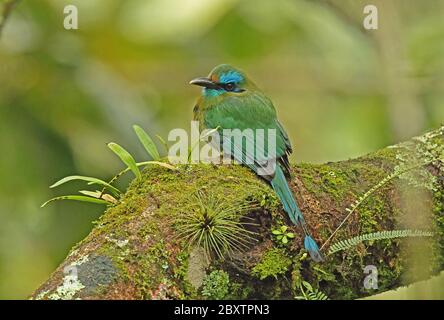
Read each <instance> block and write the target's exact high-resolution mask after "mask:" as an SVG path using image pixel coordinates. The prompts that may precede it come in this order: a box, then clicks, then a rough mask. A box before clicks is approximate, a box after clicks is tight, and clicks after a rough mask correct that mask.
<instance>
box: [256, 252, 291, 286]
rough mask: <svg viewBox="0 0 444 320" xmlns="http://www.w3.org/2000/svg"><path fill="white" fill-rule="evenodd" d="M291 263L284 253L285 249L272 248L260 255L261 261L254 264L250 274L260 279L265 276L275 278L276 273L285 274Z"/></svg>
mask: <svg viewBox="0 0 444 320" xmlns="http://www.w3.org/2000/svg"><path fill="white" fill-rule="evenodd" d="M290 265H291V259H290V258H289V257H288V256H287V255H286V254H285V251H284V250H282V249H278V248H273V249H271V250H269V251H267V252H265V254H264V255H263V256H262V259H261V261H260V262H259V263H258V264H257V265H255V266H254V267H253V269H252V271H251V274H252V275H253V276H255V277H257V278H259V279H260V280H263V279H265V278H267V277H274V278H277V276H278V275H282V274H285V273H286V272H287V271H288V267H289V266H290Z"/></svg>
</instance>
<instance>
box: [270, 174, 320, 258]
mask: <svg viewBox="0 0 444 320" xmlns="http://www.w3.org/2000/svg"><path fill="white" fill-rule="evenodd" d="M271 186H272V187H273V189H274V191H275V192H276V194H277V195H278V197H279V199H280V200H281V203H282V206H283V207H284V211H285V212H287V213H288V215H289V217H290V220H291V221H292V222H293V223H294V224H296V225H300V226H301V227H302V229H303V230H304V233H305V240H304V247H305V249H307V251H308V253H309V254H310V256H311V258H312V259H313V260H314V261H316V262H320V261H322V260H324V259H323V257H322V254H321V252H320V251H319V247H318V245H317V244H316V242H315V241H314V240H313V238H312V237H311V236H310V233H309V232H308V230H307V226H306V224H305V220H304V217H303V216H302V212H301V210H299V208H298V205H297V204H296V200H295V199H294V197H293V194H292V192H291V190H290V187H289V186H288V183H287V179H286V178H285V175H284V172H283V171H282V168H281V167H280V166H279V165H277V166H276V172H275V175H274V178H273V180H272V181H271Z"/></svg>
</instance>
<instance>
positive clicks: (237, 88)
mask: <svg viewBox="0 0 444 320" xmlns="http://www.w3.org/2000/svg"><path fill="white" fill-rule="evenodd" d="M190 84H194V85H197V86H201V87H203V90H202V96H203V97H204V98H210V97H229V96H237V95H239V96H242V95H245V94H248V93H249V92H250V91H253V90H255V89H257V88H256V86H255V85H254V83H253V82H251V81H250V80H249V79H248V77H247V75H246V74H245V73H244V72H242V71H241V70H239V69H236V68H234V67H232V66H230V65H227V64H221V65H219V66H217V67H216V68H214V69H213V70H212V71H211V72H210V74H209V75H208V77H203V78H197V79H194V80H191V81H190Z"/></svg>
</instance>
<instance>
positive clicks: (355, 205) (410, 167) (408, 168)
mask: <svg viewBox="0 0 444 320" xmlns="http://www.w3.org/2000/svg"><path fill="white" fill-rule="evenodd" d="M436 160H438V158H433V159H427V160H425V161H421V162H418V163H414V164H412V165H404V166H400V167H397V168H396V169H395V171H394V172H393V173H391V174H389V175H388V176H386V177H385V178H384V179H382V180H381V181H380V182H379V183H378V184H376V185H374V186H373V187H372V188H370V189H369V190H368V191H367V192H366V193H364V194H363V195H361V196H360V197H359V198H358V199H357V200H356V201H355V202H353V203H352V204H351V205H350V206H349V207H348V208H346V209H345V211H347V212H348V214H347V216H346V217H345V218H344V219H343V220H342V222H341V223H340V224H339V226H338V227H337V228H336V229H335V231H333V233H332V234H331V235H330V237H329V238H328V239H327V240H326V241H325V242H324V244H323V245H322V246H321V250H322V249H323V248H324V247H325V245H326V244H327V243H328V242H330V240H331V239H333V237H334V236H335V234H336V233H337V232H338V231H339V229H341V228H342V226H343V225H344V224H345V222H346V221H347V220H348V218H350V216H351V215H352V214H353V213H354V212H355V211H356V209H358V207H360V206H361V205H362V204H363V203H364V202H365V201H366V200H367V199H368V198H369V197H370V196H371V195H372V194H373V193H375V192H376V191H377V190H379V189H380V188H382V187H383V186H385V185H386V184H387V183H388V182H390V181H391V180H393V179H394V178H397V177H399V176H401V175H403V174H404V173H406V172H409V171H412V170H415V169H417V168H420V167H423V166H426V165H429V164H430V163H433V162H434V161H436Z"/></svg>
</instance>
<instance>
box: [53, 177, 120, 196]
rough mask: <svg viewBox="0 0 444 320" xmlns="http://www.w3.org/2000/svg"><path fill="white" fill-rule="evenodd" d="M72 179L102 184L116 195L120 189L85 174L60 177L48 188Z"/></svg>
mask: <svg viewBox="0 0 444 320" xmlns="http://www.w3.org/2000/svg"><path fill="white" fill-rule="evenodd" d="M73 180H82V181H87V182H89V183H88V184H99V185H102V186H104V187H106V188H108V189H110V190H111V191H112V192H113V193H114V194H116V195H119V194H120V190H119V189H117V188H116V187H113V186H112V185H110V184H109V183H108V182H105V181H103V180H100V179H97V178H93V177H86V176H68V177H65V178H63V179H60V180H59V181H57V182H56V183H54V184H53V185H52V186H50V188H55V187H58V186H60V185H62V184H64V183H66V182H69V181H73Z"/></svg>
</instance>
